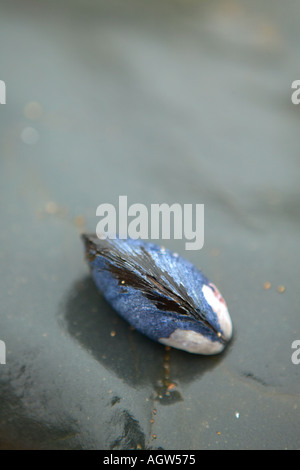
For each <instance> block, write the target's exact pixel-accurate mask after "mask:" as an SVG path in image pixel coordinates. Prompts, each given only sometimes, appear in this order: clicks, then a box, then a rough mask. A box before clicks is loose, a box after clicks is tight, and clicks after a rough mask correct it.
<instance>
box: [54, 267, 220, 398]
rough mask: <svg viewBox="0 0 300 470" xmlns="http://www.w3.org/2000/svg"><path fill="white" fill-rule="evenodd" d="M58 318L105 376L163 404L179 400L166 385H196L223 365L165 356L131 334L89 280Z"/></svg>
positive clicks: (216, 359)
mask: <svg viewBox="0 0 300 470" xmlns="http://www.w3.org/2000/svg"><path fill="white" fill-rule="evenodd" d="M62 315H63V316H62V318H60V323H61V325H62V327H63V328H64V329H65V330H67V332H68V333H69V334H70V335H71V336H72V337H73V338H75V339H76V340H77V341H78V342H79V343H80V345H81V346H82V347H83V348H84V349H85V350H87V351H88V352H89V353H90V354H92V355H93V357H94V358H95V359H96V360H97V361H99V362H101V364H102V365H103V366H104V367H105V368H106V369H107V370H110V371H112V372H113V373H114V374H116V375H117V376H118V377H119V378H121V379H122V380H124V381H125V382H127V383H129V384H130V385H132V386H134V387H138V386H142V385H151V386H152V388H153V389H154V390H156V392H157V394H158V397H159V398H161V399H162V401H161V402H162V404H169V403H173V402H174V401H178V400H180V399H182V398H181V395H180V393H179V391H178V388H177V387H176V390H174V391H173V390H172V391H171V392H170V393H169V394H168V392H166V390H167V389H168V384H170V383H175V384H177V385H178V386H179V389H180V385H181V384H182V385H183V384H184V383H188V382H190V381H193V380H195V379H196V378H197V379H199V377H201V376H202V375H203V374H204V373H205V372H207V371H211V370H212V369H213V368H214V367H216V366H217V365H218V364H219V363H220V361H221V356H197V355H193V354H189V353H187V352H184V351H179V350H176V349H172V350H170V351H169V352H168V353H166V349H165V347H164V346H162V345H161V344H159V343H156V342H154V341H151V340H150V339H148V338H147V337H145V336H144V335H142V334H140V333H139V332H138V331H134V330H133V329H132V328H131V327H130V325H129V324H128V323H127V322H126V321H125V320H123V319H122V318H121V317H120V316H119V315H118V314H117V313H116V312H115V311H114V310H113V309H112V307H110V305H109V304H108V303H107V302H106V300H105V299H104V297H102V296H101V294H100V293H99V291H98V290H97V288H96V286H95V284H94V282H93V280H92V278H91V277H89V276H86V277H84V278H83V279H81V280H79V281H77V282H76V283H75V284H74V285H73V286H72V287H71V289H70V291H69V293H68V294H67V297H66V300H65V303H64V306H63V314H62ZM222 357H224V353H223V354H222ZM166 362H167V363H166ZM166 370H167V374H168V376H166ZM166 379H167V380H166ZM169 389H173V387H169ZM165 392H166V393H167V395H165ZM164 398H166V400H164Z"/></svg>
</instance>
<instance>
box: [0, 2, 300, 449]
mask: <svg viewBox="0 0 300 470" xmlns="http://www.w3.org/2000/svg"><path fill="white" fill-rule="evenodd" d="M0 4H1V17H0V42H1V44H2V45H3V47H2V51H3V52H2V54H1V76H0V79H1V80H4V81H5V83H6V85H7V104H6V105H1V108H0V111H1V113H0V123H1V124H0V139H1V171H0V183H1V194H2V197H1V201H0V210H1V226H0V259H1V264H0V266H1V268H0V269H1V292H0V296H1V318H0V339H1V340H2V341H4V342H5V345H6V364H5V365H4V364H1V365H0V393H1V400H0V448H22V449H23V448H25V449H27V448H34V449H56V448H57V449H135V448H143V449H144V448H147V449H155V448H163V449H227V448H234V449H239V448H247V449H252V448H282V449H283V448H288V449H297V448H299V409H300V395H299V394H300V380H299V374H300V365H299V366H296V365H294V364H293V363H292V361H291V355H292V352H293V351H292V349H291V344H292V342H293V341H294V340H296V339H300V324H299V286H298V284H299V264H300V263H299V262H300V251H299V222H300V211H299V164H298V159H299V156H298V151H299V149H298V147H299V146H298V134H299V132H298V127H299V112H300V107H299V108H297V106H294V105H293V104H292V103H291V98H290V96H291V82H292V81H293V80H296V79H299V78H300V77H299V76H297V74H298V73H299V69H298V68H297V67H298V66H297V64H299V47H298V43H299V41H298V37H299V28H298V20H297V18H299V7H298V5H297V4H295V2H291V1H287V2H284V4H283V3H282V2H280V1H275V2H274V0H272V1H271V0H269V1H267V0H265V1H260V2H258V1H254V2H251V5H249V3H247V2H246V1H241V2H235V1H211V2H209V4H207V3H205V2H197V1H190V2H186V1H185V2H183V1H179V0H178V1H172V2H171V1H165V2H161V1H154V2H151V5H149V2H146V1H142V2H140V1H139V2H135V1H133V0H132V1H130V0H127V1H125V2H124V1H123V2H119V1H117V0H114V1H111V2H109V4H108V3H107V2H104V1H103V2H102V1H98V2H94V1H87V2H83V1H82V2H81V1H75V2H74V1H73V2H71V1H65V2H56V1H54V2H48V3H47V4H45V3H44V2H43V3H40V2H36V1H24V0H22V1H15V0H14V1H11V2H9V3H8V2H2V1H1V2H0ZM274 5H275V7H274ZM123 194H125V195H127V196H128V202H129V204H133V203H135V202H140V203H143V204H145V205H147V206H148V207H150V204H152V203H162V202H167V203H169V204H172V203H174V202H180V203H181V204H183V203H192V204H196V203H204V204H205V244H204V248H203V249H202V250H200V251H187V252H185V250H184V240H169V241H164V242H163V243H164V245H166V246H168V248H170V249H172V250H174V251H177V252H178V253H180V254H182V255H183V256H185V257H187V258H189V259H190V260H191V261H192V262H193V263H194V264H195V265H197V266H198V267H199V268H200V269H203V271H204V273H205V274H206V275H207V276H208V277H209V278H210V279H211V280H212V281H214V282H215V283H216V284H217V285H218V287H219V288H220V290H221V292H222V293H223V294H224V297H225V299H226V301H227V303H228V306H229V309H230V313H231V317H232V320H233V323H234V329H235V330H234V339H233V341H232V343H231V344H230V346H229V347H228V349H227V350H226V351H225V353H224V354H222V355H220V356H216V357H200V356H194V355H191V354H188V353H185V352H182V351H177V350H170V351H166V350H165V348H164V347H162V346H161V345H159V344H156V343H154V342H152V341H150V340H148V339H147V338H145V337H143V336H141V335H140V334H139V333H138V332H136V331H133V330H132V329H131V328H130V326H129V325H128V324H127V323H126V322H124V321H123V320H122V319H121V318H120V317H118V316H117V314H116V313H115V312H114V311H113V310H112V309H111V307H110V306H109V305H107V303H106V302H105V301H104V299H103V298H102V297H101V295H100V294H99V293H98V291H97V289H96V287H95V285H94V284H93V282H92V280H91V278H90V276H89V271H88V267H87V265H86V263H85V260H84V253H83V246H82V243H81V240H80V236H79V235H80V232H82V231H83V230H84V231H86V230H87V231H95V227H96V224H97V221H98V218H97V217H96V208H97V206H98V205H99V204H101V203H103V202H109V203H112V204H115V205H116V206H117V204H118V197H119V195H123ZM267 283H269V284H267ZM279 286H283V287H284V288H280V287H279Z"/></svg>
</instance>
